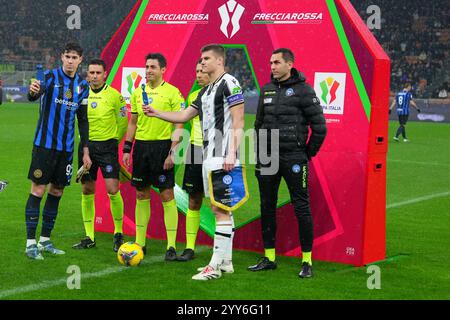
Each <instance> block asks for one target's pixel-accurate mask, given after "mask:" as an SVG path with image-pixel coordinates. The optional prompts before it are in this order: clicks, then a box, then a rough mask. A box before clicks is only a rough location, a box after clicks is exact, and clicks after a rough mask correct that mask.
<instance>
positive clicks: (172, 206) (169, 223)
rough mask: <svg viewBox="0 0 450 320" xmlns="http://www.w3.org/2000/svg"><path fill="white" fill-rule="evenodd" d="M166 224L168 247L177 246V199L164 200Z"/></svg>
mask: <svg viewBox="0 0 450 320" xmlns="http://www.w3.org/2000/svg"><path fill="white" fill-rule="evenodd" d="M162 204H163V207H164V224H165V225H166V232H167V249H169V248H170V247H174V248H176V240H177V229H178V210H177V204H176V203H175V199H172V200H170V201H167V202H163V203H162Z"/></svg>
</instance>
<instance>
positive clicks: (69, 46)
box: [61, 42, 83, 57]
mask: <svg viewBox="0 0 450 320" xmlns="http://www.w3.org/2000/svg"><path fill="white" fill-rule="evenodd" d="M70 51H75V52H76V53H78V55H79V56H80V57H81V56H82V55H83V48H82V47H81V46H80V45H79V44H78V43H77V42H68V43H66V44H65V46H64V48H63V50H62V52H61V53H66V52H70Z"/></svg>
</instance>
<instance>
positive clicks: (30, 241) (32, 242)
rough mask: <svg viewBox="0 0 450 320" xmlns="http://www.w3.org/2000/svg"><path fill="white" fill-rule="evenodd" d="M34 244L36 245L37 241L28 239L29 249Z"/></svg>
mask: <svg viewBox="0 0 450 320" xmlns="http://www.w3.org/2000/svg"><path fill="white" fill-rule="evenodd" d="M32 244H36V239H27V247H29V246H31V245H32Z"/></svg>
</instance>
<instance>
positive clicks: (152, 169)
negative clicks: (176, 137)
mask: <svg viewBox="0 0 450 320" xmlns="http://www.w3.org/2000/svg"><path fill="white" fill-rule="evenodd" d="M171 146H172V141H171V140H161V141H141V140H136V142H135V144H134V148H133V177H132V178H131V185H132V186H133V187H137V188H145V187H149V186H154V187H156V188H159V189H169V188H173V187H174V186H175V174H174V168H172V169H170V170H164V169H163V168H164V162H165V161H166V159H167V157H168V156H169V151H170V147H171Z"/></svg>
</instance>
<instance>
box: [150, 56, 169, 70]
mask: <svg viewBox="0 0 450 320" xmlns="http://www.w3.org/2000/svg"><path fill="white" fill-rule="evenodd" d="M148 59H153V60H158V62H159V66H160V67H161V68H165V67H167V60H166V58H165V57H164V56H163V55H162V54H161V53H149V54H148V55H146V56H145V61H147V60H148Z"/></svg>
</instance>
